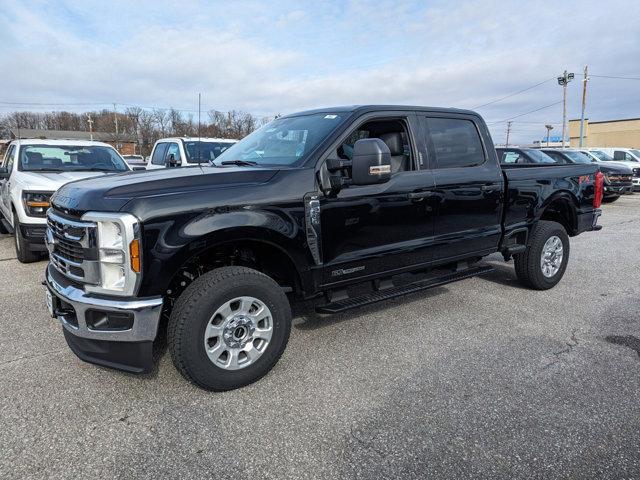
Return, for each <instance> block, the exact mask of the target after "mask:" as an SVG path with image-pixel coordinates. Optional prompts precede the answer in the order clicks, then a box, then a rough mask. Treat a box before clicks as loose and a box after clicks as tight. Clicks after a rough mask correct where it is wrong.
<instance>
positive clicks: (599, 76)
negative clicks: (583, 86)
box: [589, 74, 640, 80]
mask: <svg viewBox="0 0 640 480" xmlns="http://www.w3.org/2000/svg"><path fill="white" fill-rule="evenodd" d="M589 77H595V78H616V79H618V80H640V77H621V76H618V75H594V74H590V75H589Z"/></svg>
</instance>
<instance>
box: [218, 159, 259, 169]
mask: <svg viewBox="0 0 640 480" xmlns="http://www.w3.org/2000/svg"><path fill="white" fill-rule="evenodd" d="M220 165H237V166H239V167H254V166H256V165H258V163H257V162H252V161H251V160H224V161H222V162H220Z"/></svg>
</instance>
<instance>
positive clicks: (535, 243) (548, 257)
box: [514, 220, 569, 290]
mask: <svg viewBox="0 0 640 480" xmlns="http://www.w3.org/2000/svg"><path fill="white" fill-rule="evenodd" d="M514 260H515V262H514V263H515V267H516V276H517V277H518V280H520V281H521V282H522V283H523V284H524V285H526V286H528V287H530V288H533V289H536V290H547V289H549V288H552V287H554V286H555V285H556V284H557V283H558V282H559V281H560V280H561V279H562V276H563V275H564V272H565V270H566V269H567V263H568V262H569V236H568V235H567V232H566V231H565V229H564V227H563V226H562V225H560V224H559V223H557V222H550V221H546V220H540V221H539V222H538V224H537V225H536V227H535V228H534V229H533V232H532V233H531V237H530V238H529V242H528V245H527V249H526V250H525V251H524V253H519V254H517V255H515V257H514Z"/></svg>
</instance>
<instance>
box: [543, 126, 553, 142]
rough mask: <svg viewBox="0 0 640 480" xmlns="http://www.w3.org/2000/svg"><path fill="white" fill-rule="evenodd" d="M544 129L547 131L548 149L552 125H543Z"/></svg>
mask: <svg viewBox="0 0 640 480" xmlns="http://www.w3.org/2000/svg"><path fill="white" fill-rule="evenodd" d="M544 128H546V129H547V147H549V137H550V136H551V130H553V125H545V126H544Z"/></svg>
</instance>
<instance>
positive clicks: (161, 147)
mask: <svg viewBox="0 0 640 480" xmlns="http://www.w3.org/2000/svg"><path fill="white" fill-rule="evenodd" d="M168 146H169V144H168V143H158V144H157V145H156V148H155V150H154V151H153V156H152V157H151V163H152V164H153V165H164V154H165V153H167V147H168Z"/></svg>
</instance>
